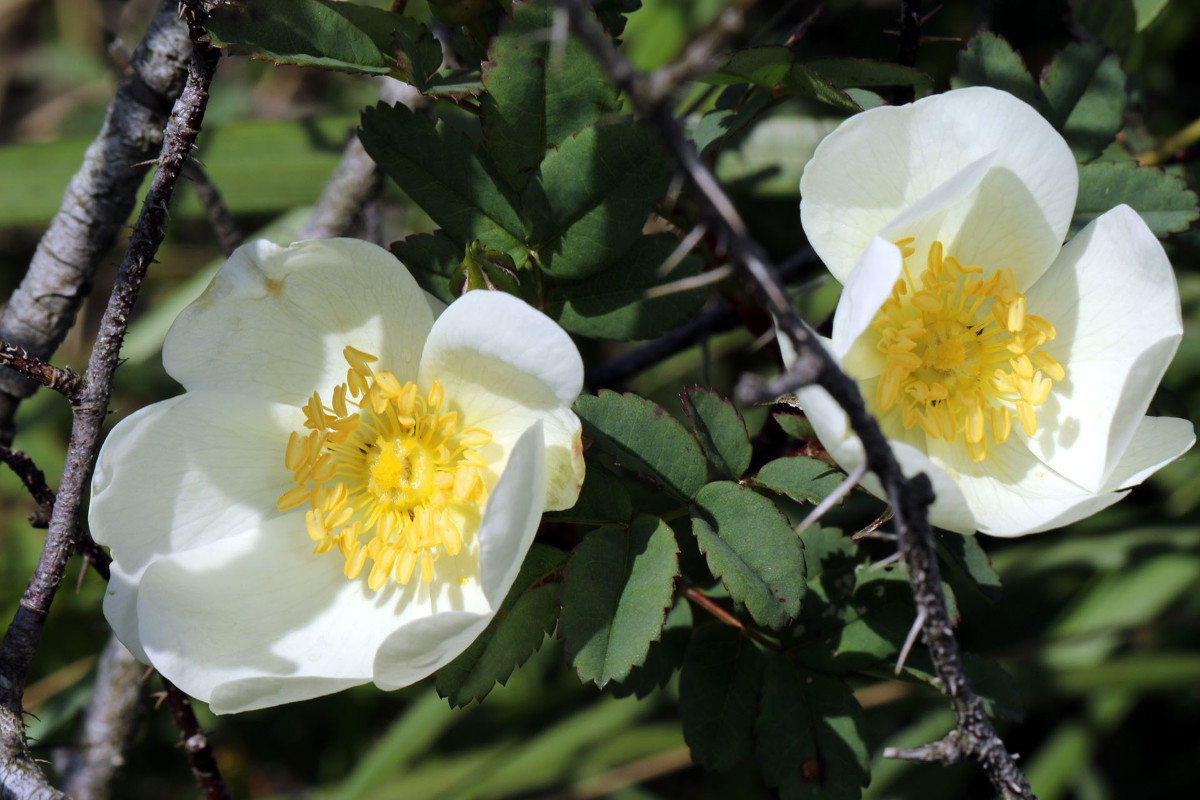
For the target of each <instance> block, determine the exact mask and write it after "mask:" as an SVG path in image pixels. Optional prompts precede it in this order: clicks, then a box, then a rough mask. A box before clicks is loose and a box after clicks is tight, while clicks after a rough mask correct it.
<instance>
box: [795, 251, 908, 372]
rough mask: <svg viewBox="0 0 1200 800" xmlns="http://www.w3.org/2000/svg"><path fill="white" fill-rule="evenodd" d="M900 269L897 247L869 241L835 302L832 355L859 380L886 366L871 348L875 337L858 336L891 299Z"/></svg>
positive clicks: (884, 360)
mask: <svg viewBox="0 0 1200 800" xmlns="http://www.w3.org/2000/svg"><path fill="white" fill-rule="evenodd" d="M903 265H904V261H903V259H901V257H900V248H899V247H897V246H896V245H894V244H892V243H891V242H889V241H887V240H886V239H880V238H875V239H872V240H871V244H870V245H868V246H867V249H866V250H865V251H864V252H863V256H862V258H861V259H859V262H858V264H857V265H855V267H854V271H853V272H851V273H850V276H849V277H848V278H847V279H846V287H845V288H844V289H843V290H842V296H841V297H840V298H839V299H838V305H837V311H836V312H835V313H834V315H833V352H834V354H835V355H836V356H837V357H838V358H839V359H840V360H841V361H842V363H843V364H844V365H845V367H844V368H845V369H846V370H847V371H848V372H850V373H852V374H853V375H854V376H855V378H857V379H859V380H861V379H863V378H870V377H874V376H875V375H878V374H879V373H881V372H883V369H884V366H885V365H886V364H887V359H886V358H885V357H884V355H883V354H882V353H880V352H879V350H878V348H876V346H875V345H876V344H877V343H878V341H879V336H878V334H877V333H876V334H875V335H874V336H870V335H868V336H863V335H862V333H863V331H866V330H867V329H869V328H870V326H871V323H872V322H873V321H874V319H875V315H876V314H878V313H879V308H880V306H882V305H883V301H884V300H886V299H887V298H888V296H889V295H891V293H892V287H893V285H894V284H895V283H896V279H897V278H899V277H900V271H901V268H902V267H903ZM784 338H786V337H784ZM789 344H790V343H789Z"/></svg>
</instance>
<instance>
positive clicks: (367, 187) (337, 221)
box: [296, 79, 406, 239]
mask: <svg viewBox="0 0 1200 800" xmlns="http://www.w3.org/2000/svg"><path fill="white" fill-rule="evenodd" d="M405 91H406V90H405V84H403V83H401V82H400V81H396V80H391V79H387V80H385V81H384V83H383V85H382V86H381V87H380V90H379V99H380V100H382V101H383V102H385V103H397V102H400V101H401V100H403V99H404V92H405ZM382 186H383V171H382V170H381V169H380V168H379V166H378V165H377V164H376V163H375V161H374V160H373V159H372V158H371V157H370V156H369V155H367V151H366V149H365V148H364V147H363V146H362V142H360V141H359V140H358V133H357V132H352V133H351V134H350V136H349V138H348V139H347V140H346V147H345V149H344V150H343V151H342V160H341V161H339V162H338V165H337V167H336V168H335V169H334V171H333V175H331V176H330V178H329V182H328V183H326V184H325V188H324V189H322V190H321V196H320V197H318V198H317V202H316V204H315V205H313V210H312V214H310V215H309V217H308V222H306V223H305V224H304V227H303V228H301V229H300V232H299V233H298V234H296V238H297V239H330V238H333V237H334V236H346V235H348V234H350V233H352V232H353V231H354V228H355V227H356V225H357V224H359V223H360V222H362V221H363V219H362V217H363V212H364V210H365V209H366V207H367V205H368V203H370V202H371V200H372V199H374V198H375V196H376V195H378V194H379V190H380V188H382Z"/></svg>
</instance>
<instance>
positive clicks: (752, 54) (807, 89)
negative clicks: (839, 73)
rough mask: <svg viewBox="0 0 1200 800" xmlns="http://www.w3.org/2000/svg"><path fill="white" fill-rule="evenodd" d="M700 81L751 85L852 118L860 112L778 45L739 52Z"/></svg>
mask: <svg viewBox="0 0 1200 800" xmlns="http://www.w3.org/2000/svg"><path fill="white" fill-rule="evenodd" d="M703 80H704V81H705V82H707V83H714V84H718V85H723V84H734V83H750V84H753V85H755V86H760V87H762V88H764V89H766V90H767V91H769V92H771V94H772V95H774V96H775V97H779V96H781V95H788V94H798V95H800V96H801V97H808V98H811V99H813V100H818V101H820V102H822V103H827V104H828V105H831V106H833V107H834V108H838V109H841V110H842V111H847V112H850V113H852V114H853V113H855V112H857V111H862V107H861V106H860V105H859V104H858V103H856V102H854V100H852V99H851V98H850V96H849V95H847V94H846V93H845V92H843V91H842V90H841V89H839V88H838V87H836V86H834V85H833V83H832V82H830V81H829V80H828V79H827V78H825V77H823V76H821V75H819V74H818V73H817V72H816V71H815V70H813V69H812V68H811V67H809V66H807V65H806V64H801V63H800V62H798V61H797V60H796V54H795V53H793V52H792V51H791V50H790V49H788V48H786V47H781V46H779V45H768V46H766V47H750V48H747V49H745V50H738V51H737V52H735V53H734V54H733V55H732V56H730V58H729V61H727V62H726V63H725V64H724V65H723V66H721V67H720V68H719V69H717V70H716V71H714V72H712V73H710V74H709V75H707V76H705V77H704V79H703Z"/></svg>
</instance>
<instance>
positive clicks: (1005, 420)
mask: <svg viewBox="0 0 1200 800" xmlns="http://www.w3.org/2000/svg"><path fill="white" fill-rule="evenodd" d="M912 243H913V240H912V239H902V240H900V241H898V242H896V244H897V246H899V247H900V250H901V253H902V255H903V256H904V274H903V276H902V277H901V278H900V279H899V280H898V281H896V285H895V286H894V287H893V288H892V294H891V296H890V297H889V298H888V299H887V300H886V301H885V302H884V304H883V306H882V308H880V310H879V313H878V314H877V315H876V316H875V319H874V321H873V322H872V323H871V327H872V328H873V329H874V330H876V331H878V332H879V343H878V348H879V351H880V352H881V353H883V354H884V356H885V357H886V359H887V365H886V367H885V368H884V371H883V374H882V375H881V376H880V379H879V385H878V388H877V390H876V393H875V398H874V400H875V405H876V407H877V408H876V410H877V411H879V412H886V411H888V410H889V409H891V408H892V407H894V406H900V419H901V421H902V423H903V425H904V427H905V429H906V430H911V429H912V428H913V426H916V425H919V426H920V427H921V429H922V430H923V431H925V433H926V434H927V435H928V436H929V437H930V438H932V439H937V440H941V441H946V442H953V441H955V440H956V439H958V437H959V435H960V434H961V435H962V437H963V440H964V442H965V443H966V448H967V452H968V453H969V454H970V456H971V460H972V461H976V462H978V461H982V460H983V459H984V458H985V457H986V456H987V442H986V441H985V434H986V432H987V431H988V430H989V429H990V432H991V438H992V441H993V442H995V443H997V444H1000V443H1003V442H1004V441H1005V440H1006V439H1007V438H1008V434H1009V432H1010V430H1011V429H1012V415H1013V412H1014V411H1015V413H1016V416H1017V418H1018V420H1020V423H1021V427H1022V428H1024V429H1025V432H1026V433H1027V434H1029V435H1030V436H1032V435H1033V434H1034V433H1036V432H1037V421H1036V419H1035V417H1034V409H1035V408H1037V407H1038V406H1040V405H1041V404H1042V403H1043V402H1045V400H1046V397H1047V396H1048V395H1049V394H1050V389H1051V386H1052V385H1053V382H1054V381H1061V380H1062V379H1063V378H1064V377H1065V373H1064V371H1063V368H1062V366H1061V365H1059V363H1058V362H1057V361H1055V360H1054V359H1053V358H1052V357H1050V355H1048V354H1047V353H1044V352H1041V351H1039V350H1038V348H1039V347H1041V346H1042V345H1043V344H1045V343H1046V342H1048V341H1050V340H1051V339H1053V338H1054V327H1053V326H1052V325H1050V323H1049V322H1047V321H1046V320H1044V319H1042V318H1041V317H1038V316H1034V315H1033V314H1027V313H1026V312H1025V296H1024V295H1023V294H1020V293H1019V292H1017V289H1016V282H1015V281H1014V279H1013V274H1012V270H1010V269H1007V268H1005V269H998V270H996V271H994V272H993V273H992V274H991V275H989V276H988V277H986V278H984V277H983V268H982V267H978V266H965V267H964V266H963V265H962V264H960V263H959V262H958V260H957V259H955V258H954V257H953V256H947V255H944V253H943V252H942V243H941V242H934V243H933V244H932V246H930V248H929V257H928V260H927V266H926V269H925V270H924V271H922V272H921V274H920V275H919V276H918V278H917V279H916V280H914V279H913V278H912V273H911V272H910V271H909V264H908V259H909V257H910V256H912V255H913V254H914V253H915V252H916V251H915V249H914V248H913V247H912V246H911V245H912Z"/></svg>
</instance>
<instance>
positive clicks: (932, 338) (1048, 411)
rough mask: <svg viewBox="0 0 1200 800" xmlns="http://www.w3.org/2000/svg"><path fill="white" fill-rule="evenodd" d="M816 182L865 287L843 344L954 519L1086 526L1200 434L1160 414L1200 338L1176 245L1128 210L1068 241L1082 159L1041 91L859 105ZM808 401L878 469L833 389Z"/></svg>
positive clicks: (807, 180)
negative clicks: (1157, 395)
mask: <svg viewBox="0 0 1200 800" xmlns="http://www.w3.org/2000/svg"><path fill="white" fill-rule="evenodd" d="M800 191H801V197H802V200H801V206H800V212H801V220H802V222H803V225H804V230H805V232H806V234H807V235H808V238H809V241H810V242H811V243H812V246H813V248H814V249H815V251H816V252H817V254H818V255H819V256H820V257H821V259H822V260H823V261H824V262H825V264H826V265H827V266H828V268H829V270H830V271H831V272H832V273H833V275H834V277H836V278H837V279H838V280H839V281H841V282H842V283H843V284H844V286H845V288H844V290H843V292H842V297H841V300H840V302H839V304H838V308H837V312H836V315H835V317H834V323H833V338H832V341H831V342H827V346H828V347H829V348H830V349H831V351H832V353H833V354H834V356H835V357H836V358H837V359H838V360H839V361H840V362H841V364H842V366H843V368H844V369H845V370H846V372H847V373H848V374H849V375H850V376H851V377H853V378H854V379H855V380H856V381H857V382H858V384H859V387H860V389H861V390H862V393H863V395H864V397H865V399H866V401H867V404H868V407H869V408H870V410H871V411H872V412H873V413H874V414H875V415H876V416H877V418H878V419H879V422H880V425H881V426H882V429H883V432H884V434H885V435H886V436H887V437H888V438H889V439H890V440H891V441H892V442H893V449H894V451H895V453H896V456H897V458H898V459H899V461H900V463H901V465H902V466H903V467H904V470H905V472H906V473H907V474H910V475H911V474H914V473H916V472H918V471H920V472H924V473H926V474H927V475H928V476H929V477H930V478H931V480H932V481H933V484H934V490H935V492H936V493H937V501H936V503H935V504H934V506H933V508H932V509H931V522H932V523H933V524H935V525H938V526H940V527H943V528H947V529H949V530H953V531H959V532H963V533H967V532H973V531H975V530H979V531H982V532H985V533H989V534H992V535H995V536H1019V535H1022V534H1026V533H1035V532H1038V531H1044V530H1048V529H1050V528H1056V527H1059V526H1062V525H1066V524H1068V523H1070V522H1074V521H1075V520H1078V519H1082V518H1083V517H1086V516H1089V515H1090V514H1094V513H1095V512H1097V511H1099V510H1100V509H1102V508H1105V507H1107V506H1109V505H1111V504H1113V503H1115V502H1117V501H1118V500H1120V499H1121V498H1122V497H1124V496H1125V495H1126V494H1127V493H1128V492H1126V491H1123V490H1125V489H1127V488H1128V487H1130V486H1133V485H1135V484H1138V483H1141V482H1142V481H1143V480H1145V479H1146V478H1147V477H1148V476H1149V475H1150V474H1152V473H1153V472H1155V471H1156V470H1158V469H1159V468H1161V467H1162V466H1164V465H1165V464H1167V463H1169V462H1171V461H1173V460H1174V459H1176V458H1178V457H1179V456H1180V455H1182V454H1183V453H1184V452H1185V451H1187V450H1188V448H1190V447H1191V446H1192V444H1193V443H1194V442H1195V434H1194V432H1193V429H1192V424H1191V423H1190V422H1188V421H1187V420H1182V419H1171V418H1163V417H1148V416H1146V409H1147V407H1148V406H1149V403H1150V400H1151V398H1152V397H1153V396H1154V392H1155V389H1156V388H1157V386H1158V383H1159V381H1160V380H1161V378H1162V375H1163V372H1164V371H1165V370H1166V368H1167V365H1168V364H1169V363H1170V361H1171V358H1172V356H1173V355H1174V354H1175V350H1176V347H1177V346H1178V344H1179V341H1180V338H1181V336H1182V322H1181V318H1180V308H1179V290H1178V286H1177V285H1176V282H1175V276H1174V273H1173V272H1172V270H1171V265H1170V263H1169V262H1168V261H1167V257H1166V255H1165V254H1164V252H1163V249H1162V247H1161V245H1160V244H1159V243H1158V241H1157V240H1156V239H1155V238H1154V235H1153V234H1152V233H1151V231H1150V229H1149V228H1148V227H1147V226H1146V224H1145V222H1143V221H1142V219H1141V217H1139V216H1138V214H1137V213H1136V212H1135V211H1133V210H1132V209H1130V208H1128V207H1126V206H1118V207H1117V208H1114V209H1113V210H1111V211H1109V212H1108V213H1106V214H1104V215H1103V216H1101V217H1099V218H1098V219H1096V220H1095V221H1093V222H1092V223H1091V224H1090V225H1088V226H1087V227H1086V228H1085V229H1084V230H1083V231H1082V232H1080V233H1079V235H1077V236H1076V237H1075V238H1074V239H1072V240H1071V241H1070V242H1069V243H1068V244H1067V245H1066V246H1065V247H1064V246H1063V239H1064V237H1065V235H1066V233H1067V228H1068V225H1069V223H1070V221H1071V216H1072V213H1073V210H1074V206H1075V197H1076V193H1077V191H1078V172H1077V168H1076V165H1075V161H1074V159H1073V158H1072V156H1071V151H1070V149H1069V148H1068V146H1067V144H1066V142H1065V141H1064V140H1063V138H1062V137H1061V136H1060V135H1059V134H1058V133H1057V132H1056V131H1055V130H1054V129H1053V128H1052V127H1051V126H1050V124H1049V123H1048V122H1046V120H1044V119H1043V118H1042V117H1041V116H1040V115H1039V114H1038V113H1037V112H1036V111H1035V110H1034V109H1032V108H1031V107H1029V106H1028V105H1026V104H1025V103H1023V102H1021V101H1020V100H1017V99H1016V98H1014V97H1013V96H1011V95H1009V94H1007V93H1005V92H1001V91H997V90H995V89H987V88H972V89H961V90H957V91H951V92H947V93H945V94H941V95H936V96H933V97H927V98H925V99H922V100H919V101H917V102H915V103H912V104H911V105H906V106H900V107H881V108H876V109H872V110H870V111H866V112H864V113H861V114H858V115H856V116H854V117H851V118H850V119H848V120H846V122H844V123H843V124H842V125H841V126H840V127H839V128H838V129H837V130H836V131H834V132H833V133H832V134H830V135H829V136H828V137H827V138H826V139H825V140H824V141H823V142H822V143H821V145H820V146H819V147H818V148H817V151H816V153H815V155H814V156H813V159H812V161H810V162H809V164H808V166H807V167H806V169H805V171H804V176H803V178H802V180H801V183H800ZM798 402H799V405H800V406H801V407H802V408H803V409H804V410H805V412H806V413H807V415H808V417H809V419H810V420H811V422H812V424H813V427H814V429H815V430H816V433H817V435H818V437H819V438H820V440H821V442H822V443H823V444H824V446H825V447H826V448H827V449H828V451H829V453H830V455H832V456H833V458H834V459H836V460H837V462H838V463H839V464H841V465H842V466H843V467H844V468H846V469H847V470H852V469H854V468H855V467H857V466H859V465H860V464H861V463H862V461H863V459H864V454H863V449H862V444H861V442H860V441H859V440H858V438H857V437H856V436H855V435H854V433H853V431H852V430H851V429H850V428H849V425H848V423H847V419H846V416H845V414H844V413H843V412H842V411H841V409H840V408H839V407H838V406H837V405H836V404H835V403H834V402H833V400H832V399H831V398H830V397H829V395H828V394H827V393H826V392H825V391H824V390H823V389H820V388H817V387H809V388H805V389H803V390H801V391H800V392H799V393H798ZM865 485H866V486H867V488H868V489H870V490H871V491H872V492H874V493H875V494H877V495H880V496H882V492H881V491H880V486H879V484H878V483H877V482H875V481H874V480H873V479H871V478H869V479H868V480H867V481H865Z"/></svg>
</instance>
